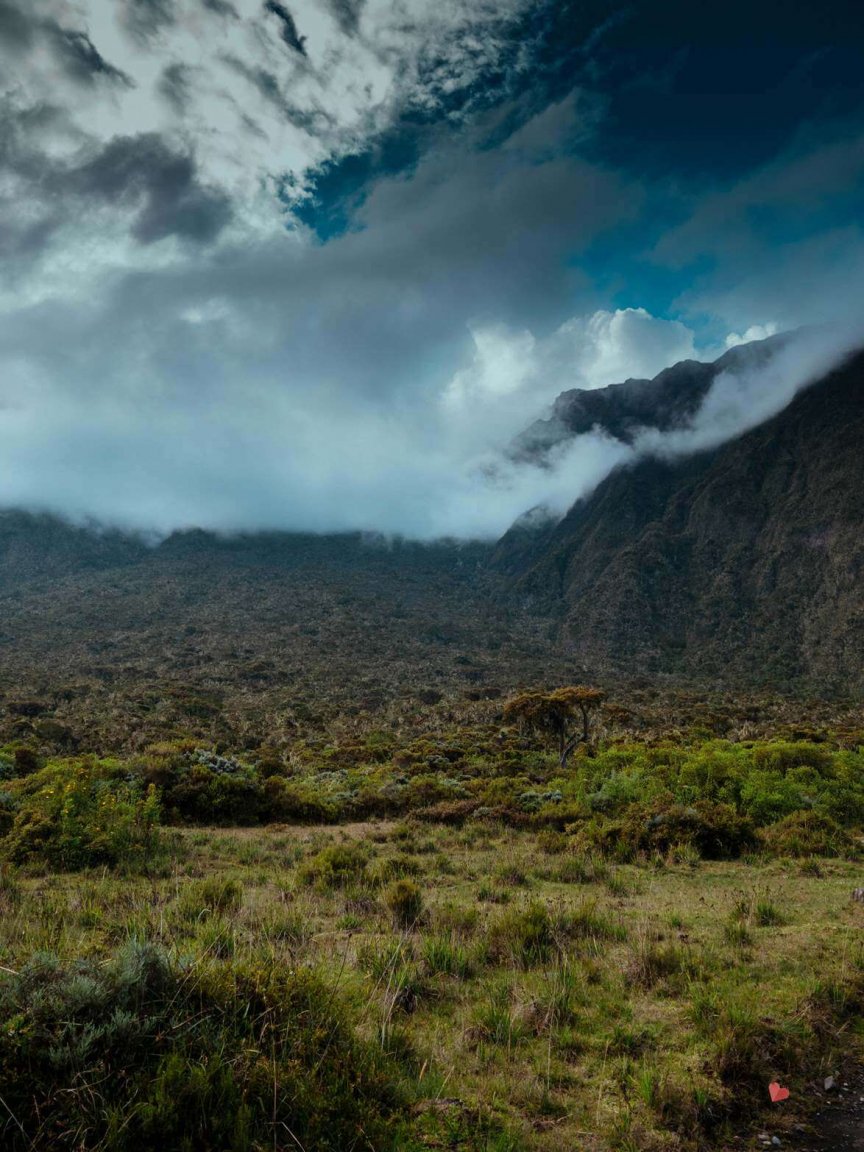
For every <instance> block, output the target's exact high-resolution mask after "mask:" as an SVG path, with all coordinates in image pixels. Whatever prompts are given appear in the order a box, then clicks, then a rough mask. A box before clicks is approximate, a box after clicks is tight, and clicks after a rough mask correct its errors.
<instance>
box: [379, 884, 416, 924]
mask: <svg viewBox="0 0 864 1152" xmlns="http://www.w3.org/2000/svg"><path fill="white" fill-rule="evenodd" d="M384 902H385V903H386V905H387V907H388V908H389V909H390V914H391V916H392V917H393V923H394V924H395V925H396V927H397V928H411V927H412V926H413V925H414V924H416V923H417V921H418V920H419V919H420V916H421V915H422V913H423V894H422V893H421V891H420V887H419V885H417V884H415V882H414V881H413V880H396V881H394V882H393V883H392V884H391V885H390V887H389V888H388V889H387V891H386V892H385V893H384Z"/></svg>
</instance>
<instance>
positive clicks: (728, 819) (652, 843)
mask: <svg viewBox="0 0 864 1152" xmlns="http://www.w3.org/2000/svg"><path fill="white" fill-rule="evenodd" d="M577 844H578V845H579V846H580V847H581V848H583V849H592V848H593V849H598V850H599V851H601V852H602V853H604V854H605V855H609V856H614V857H615V858H616V859H619V860H632V859H633V857H634V856H637V855H639V854H642V853H644V854H646V855H651V854H653V853H657V852H659V853H662V854H664V855H665V854H666V853H668V852H670V851H671V850H672V849H674V848H679V847H680V846H682V845H689V846H691V847H693V848H695V849H696V850H697V851H698V853H699V855H700V856H702V857H704V858H705V859H706V860H725V859H731V858H734V857H736V856H740V855H741V853H742V852H745V851H747V850H749V849H751V848H752V847H754V845H755V844H756V833H755V830H754V828H753V825H752V823H751V821H750V819H749V818H748V817H746V816H741V815H739V814H738V813H737V812H736V811H735V809H734V808H732V807H731V806H730V805H728V804H709V803H707V802H704V801H699V802H697V803H696V804H692V805H681V804H658V805H655V806H653V807H651V808H643V807H641V806H635V805H634V806H633V807H631V808H630V809H628V810H627V811H626V813H625V815H624V816H623V817H621V818H618V819H609V818H603V817H595V818H594V819H593V820H592V821H589V822H588V823H587V824H585V825H584V826H582V827H581V828H579V829H577Z"/></svg>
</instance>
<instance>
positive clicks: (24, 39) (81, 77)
mask: <svg viewBox="0 0 864 1152" xmlns="http://www.w3.org/2000/svg"><path fill="white" fill-rule="evenodd" d="M44 43H47V45H48V47H49V48H50V50H51V53H52V54H53V56H54V58H55V60H56V61H57V63H58V64H59V65H60V67H61V68H62V69H63V72H64V73H65V74H66V76H68V77H69V79H70V80H73V81H75V82H76V83H79V84H90V83H92V82H93V81H94V80H97V79H102V80H107V81H110V82H114V83H118V84H122V85H125V86H126V87H131V86H132V81H131V80H130V79H129V77H128V76H127V75H126V74H125V73H124V72H122V71H121V70H120V69H119V68H115V67H114V65H113V64H110V63H109V62H108V61H107V60H106V59H105V58H104V56H102V54H101V53H100V52H99V50H98V49H97V48H96V46H95V44H94V43H93V41H92V40H91V39H90V36H89V35H88V33H87V32H84V31H82V30H80V29H75V28H67V27H64V26H63V25H61V24H59V23H58V22H57V21H56V20H52V19H49V18H43V17H40V16H38V15H36V14H34V13H33V11H32V10H28V8H27V7H26V6H24V5H23V4H22V5H21V6H16V5H15V4H14V3H12V2H11V0H0V50H2V49H3V48H6V49H9V48H11V49H13V50H14V51H16V52H22V51H23V52H27V51H29V50H30V49H32V48H33V47H34V46H35V45H36V44H44Z"/></svg>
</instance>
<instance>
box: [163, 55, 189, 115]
mask: <svg viewBox="0 0 864 1152" xmlns="http://www.w3.org/2000/svg"><path fill="white" fill-rule="evenodd" d="M191 75H192V69H191V68H189V67H188V66H187V65H186V64H180V63H177V62H176V61H175V63H173V64H169V65H168V66H167V67H166V68H164V69H163V70H162V75H161V76H160V77H159V83H158V85H157V88H158V91H159V95H160V96H162V97H164V99H166V100H167V101H168V103H169V104H170V105H171V107H172V108H173V109H174V111H175V112H176V113H177V115H178V116H183V115H184V114H185V112H186V109H187V108H188V106H189V100H190V97H191V94H192V86H191V82H190V78H191Z"/></svg>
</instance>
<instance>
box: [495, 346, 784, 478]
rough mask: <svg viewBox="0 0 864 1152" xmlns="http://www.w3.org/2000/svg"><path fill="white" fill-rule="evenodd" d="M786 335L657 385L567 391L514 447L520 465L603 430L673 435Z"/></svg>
mask: <svg viewBox="0 0 864 1152" xmlns="http://www.w3.org/2000/svg"><path fill="white" fill-rule="evenodd" d="M787 340H788V336H787V335H786V334H783V335H779V336H773V337H771V338H770V339H768V340H758V341H754V342H752V343H750V344H742V345H739V346H738V347H735V348H730V349H729V351H728V352H726V353H725V354H724V355H723V356H721V357H720V358H719V359H717V360H714V361H713V362H712V363H710V364H703V363H701V362H700V361H698V360H682V361H681V362H680V363H678V364H674V365H673V366H672V367H671V368H666V369H665V370H664V371H663V372H661V373H659V375H657V376H655V377H654V379H653V380H642V379H638V380H636V379H629V380H625V381H624V382H623V384H612V385H610V386H609V387H607V388H591V389H587V388H572V389H570V390H569V391H567V392H562V393H561V395H560V396H559V397H558V398H557V400H555V402H554V404H553V405H552V411H551V413H550V415H549V416H548V417H547V418H545V419H542V420H536V421H535V422H534V423H533V424H531V425H530V426H529V427H528V428H526V429H525V431H524V432H522V433H521V434H520V435H519V436H517V437H516V439H515V440H514V441H513V443H512V444H511V446H510V455H511V456H512V457H513V458H514V459H515V460H533V461H535V462H536V461H537V460H538V459H540V460H542V459H543V458H544V457H545V456H546V454H548V452H549V450H550V449H551V448H554V447H556V446H557V445H558V444H561V443H563V442H565V441H568V440H571V439H572V438H573V437H574V436H579V435H582V434H584V433H586V432H590V431H591V430H592V429H594V428H602V430H603V431H604V432H605V433H606V434H607V435H608V436H610V437H612V438H613V439H615V440H620V441H622V442H623V443H625V444H632V442H633V439H634V437H635V435H636V433H638V432H639V431H641V430H642V429H644V428H654V429H656V430H657V431H658V432H669V431H671V430H672V429H675V428H681V427H683V426H685V425H686V423H687V421H688V420H689V419H690V418H691V417H693V416H694V415H695V414H696V412H697V411H698V409H699V406H700V405H701V403H702V401H703V400H704V399H705V396H706V394H707V392H708V389H709V388H710V387H711V385H712V384H713V383H714V381H715V379H716V378H717V377H718V376H719V375H720V374H721V373H723V372H735V373H740V372H742V371H744V370H745V369H757V368H759V367H760V366H764V365H765V364H767V363H768V362H769V361H770V360H771V358H772V356H774V354H775V353H776V352H778V351H779V350H780V349H781V348H783V347H784V345H785V344H786V343H787Z"/></svg>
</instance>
